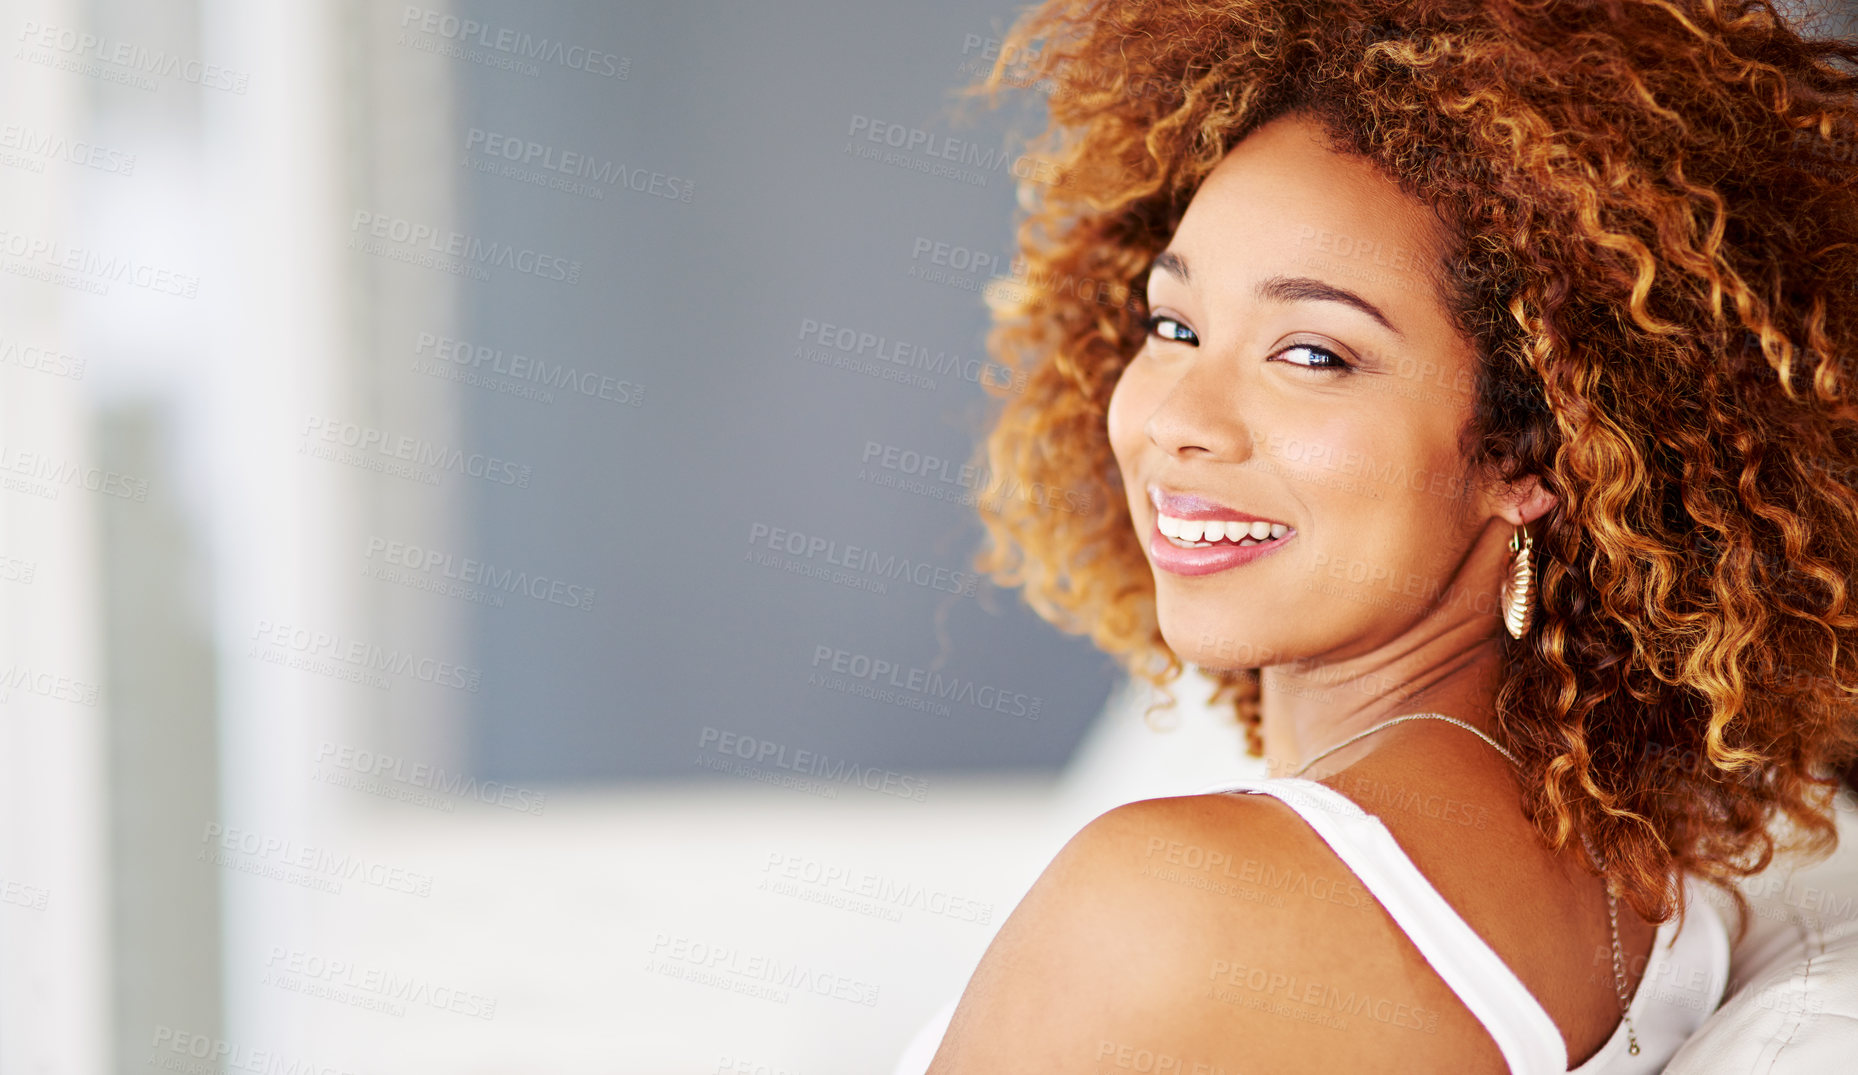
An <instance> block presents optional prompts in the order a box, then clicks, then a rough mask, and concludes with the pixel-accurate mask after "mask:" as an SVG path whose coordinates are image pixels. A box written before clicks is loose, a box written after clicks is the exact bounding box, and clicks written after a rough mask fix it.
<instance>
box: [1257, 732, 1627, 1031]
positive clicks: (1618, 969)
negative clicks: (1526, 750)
mask: <svg viewBox="0 0 1858 1075" xmlns="http://www.w3.org/2000/svg"><path fill="white" fill-rule="evenodd" d="M1409 720H1442V721H1444V722H1445V723H1447V724H1456V725H1457V726H1458V727H1460V728H1463V729H1464V730H1465V731H1468V732H1470V733H1471V734H1472V735H1475V736H1477V737H1478V738H1479V739H1482V740H1483V741H1484V742H1486V743H1489V744H1490V745H1491V746H1492V747H1493V748H1495V749H1496V751H1497V753H1499V754H1501V755H1503V756H1504V757H1505V758H1507V759H1509V763H1510V764H1511V765H1517V764H1518V763H1517V761H1516V755H1514V754H1511V753H1510V752H1509V751H1507V750H1505V749H1503V745H1502V744H1501V743H1499V742H1497V741H1496V740H1495V739H1492V738H1491V737H1490V736H1488V735H1485V734H1484V733H1483V732H1482V731H1481V730H1479V729H1478V728H1475V727H1473V726H1472V725H1470V724H1466V723H1465V722H1464V721H1462V720H1459V719H1458V718H1457V717H1448V716H1446V715H1445V714H1443V713H1408V714H1406V715H1405V716H1401V717H1394V718H1392V719H1390V720H1384V721H1381V722H1380V723H1379V724H1376V725H1375V726H1373V727H1372V728H1369V729H1367V730H1366V731H1363V732H1357V733H1355V734H1354V735H1351V736H1349V737H1348V738H1347V739H1344V740H1342V741H1341V742H1340V743H1337V744H1336V745H1334V746H1332V747H1329V748H1327V749H1325V750H1322V751H1320V752H1318V753H1317V755H1316V756H1315V757H1313V758H1311V759H1310V760H1309V761H1306V762H1304V763H1303V764H1302V765H1300V766H1298V767H1297V771H1296V772H1294V773H1291V774H1290V778H1291V779H1293V780H1295V779H1297V778H1298V777H1301V776H1302V775H1303V774H1304V773H1307V772H1309V771H1310V766H1312V765H1315V764H1316V763H1317V762H1319V761H1321V760H1323V759H1324V758H1326V757H1328V756H1329V755H1331V754H1333V753H1335V752H1336V751H1338V750H1341V749H1342V748H1343V747H1345V746H1347V745H1349V744H1350V743H1354V742H1357V741H1359V740H1362V739H1366V738H1367V737H1368V736H1370V735H1373V734H1374V733H1375V732H1378V731H1380V730H1381V729H1382V728H1391V727H1393V726H1394V725H1396V724H1404V723H1406V722H1407V721H1409ZM1581 843H1583V844H1585V845H1586V847H1587V855H1588V857H1589V858H1592V859H1593V860H1594V862H1595V863H1596V864H1599V862H1600V857H1599V856H1598V855H1596V854H1594V849H1593V844H1592V843H1591V842H1589V841H1588V839H1587V834H1586V833H1582V834H1581ZM1606 921H1607V926H1608V927H1609V928H1610V929H1611V930H1612V933H1613V988H1614V991H1615V992H1617V993H1618V994H1619V1017H1620V1019H1621V1020H1623V1021H1624V1022H1625V1024H1626V1041H1627V1043H1628V1045H1629V1046H1630V1051H1631V1053H1632V1055H1633V1056H1637V1055H1639V1035H1638V1031H1637V1030H1636V1029H1634V1028H1633V1025H1632V1004H1631V1002H1630V1001H1629V1000H1628V999H1627V998H1626V957H1625V953H1624V952H1622V951H1621V950H1620V946H1619V897H1618V896H1617V895H1615V894H1614V892H1613V885H1612V883H1611V882H1608V883H1607V886H1606Z"/></svg>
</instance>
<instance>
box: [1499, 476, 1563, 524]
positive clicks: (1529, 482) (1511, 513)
mask: <svg viewBox="0 0 1858 1075" xmlns="http://www.w3.org/2000/svg"><path fill="white" fill-rule="evenodd" d="M1556 502H1557V501H1556V498H1555V494H1553V493H1551V492H1549V491H1548V490H1547V489H1544V488H1542V483H1541V482H1540V481H1538V480H1537V479H1536V478H1535V476H1534V475H1530V476H1528V477H1524V478H1518V479H1517V480H1516V481H1514V482H1511V483H1509V484H1508V485H1504V486H1501V487H1499V489H1498V492H1497V493H1496V504H1495V505H1494V508H1495V513H1496V515H1497V517H1498V518H1500V519H1502V520H1503V521H1504V522H1507V523H1509V524H1510V525H1511V526H1526V525H1528V524H1529V523H1532V522H1535V521H1536V520H1537V519H1539V518H1541V517H1542V516H1544V515H1546V514H1548V512H1549V509H1551V508H1553V507H1554V506H1555V504H1556Z"/></svg>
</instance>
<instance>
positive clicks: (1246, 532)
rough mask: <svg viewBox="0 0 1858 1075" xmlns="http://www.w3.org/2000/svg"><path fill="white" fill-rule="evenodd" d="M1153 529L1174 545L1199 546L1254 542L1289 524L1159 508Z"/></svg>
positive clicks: (1276, 533)
mask: <svg viewBox="0 0 1858 1075" xmlns="http://www.w3.org/2000/svg"><path fill="white" fill-rule="evenodd" d="M1155 529H1157V530H1159V531H1161V533H1162V536H1164V537H1167V538H1169V539H1172V540H1173V541H1174V543H1175V544H1177V545H1182V546H1187V547H1202V548H1203V547H1205V546H1206V545H1209V544H1212V543H1213V542H1218V541H1228V542H1232V543H1235V544H1237V545H1239V546H1241V547H1242V546H1246V545H1257V544H1260V543H1262V542H1266V541H1274V540H1276V539H1277V538H1281V537H1283V536H1284V535H1285V534H1288V533H1290V527H1288V526H1286V525H1284V524H1283V523H1272V522H1266V521H1265V520H1263V519H1254V520H1252V521H1251V522H1239V521H1238V520H1235V519H1180V518H1176V517H1174V516H1172V515H1165V514H1161V513H1159V512H1158V513H1156V516H1155Z"/></svg>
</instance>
